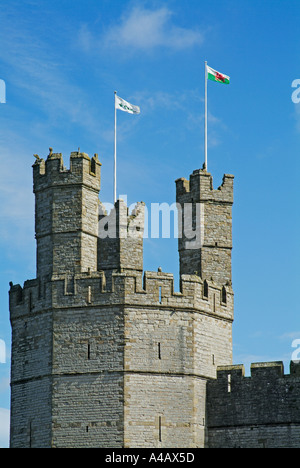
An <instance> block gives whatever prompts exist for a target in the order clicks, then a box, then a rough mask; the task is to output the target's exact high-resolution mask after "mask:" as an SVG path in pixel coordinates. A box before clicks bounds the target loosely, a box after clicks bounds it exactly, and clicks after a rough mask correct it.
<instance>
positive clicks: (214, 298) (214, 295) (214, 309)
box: [214, 294, 216, 312]
mask: <svg viewBox="0 0 300 468" xmlns="http://www.w3.org/2000/svg"><path fill="white" fill-rule="evenodd" d="M214 312H216V295H215V294H214Z"/></svg>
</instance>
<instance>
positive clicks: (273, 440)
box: [207, 362, 300, 448]
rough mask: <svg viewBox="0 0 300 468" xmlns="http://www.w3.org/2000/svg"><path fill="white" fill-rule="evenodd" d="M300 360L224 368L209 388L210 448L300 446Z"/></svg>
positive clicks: (208, 420)
mask: <svg viewBox="0 0 300 468" xmlns="http://www.w3.org/2000/svg"><path fill="white" fill-rule="evenodd" d="M299 402H300V363H293V362H292V363H291V370H290V374H288V375H284V373H283V364H282V362H275V363H272V362H271V363H257V364H252V365H251V377H245V376H244V366H227V367H220V368H219V369H218V372H217V380H214V381H213V380H212V381H209V383H208V387H207V436H208V447H210V448H300V403H299Z"/></svg>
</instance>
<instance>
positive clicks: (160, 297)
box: [159, 286, 162, 304]
mask: <svg viewBox="0 0 300 468" xmlns="http://www.w3.org/2000/svg"><path fill="white" fill-rule="evenodd" d="M161 289H162V287H161V286H159V303H160V304H161Z"/></svg>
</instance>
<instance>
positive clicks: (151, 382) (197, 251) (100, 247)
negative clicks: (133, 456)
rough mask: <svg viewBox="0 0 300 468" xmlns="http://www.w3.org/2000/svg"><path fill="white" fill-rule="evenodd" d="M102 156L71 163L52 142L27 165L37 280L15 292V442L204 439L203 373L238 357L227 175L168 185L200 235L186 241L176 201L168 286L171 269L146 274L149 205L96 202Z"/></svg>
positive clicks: (112, 443) (143, 443) (155, 443)
mask: <svg viewBox="0 0 300 468" xmlns="http://www.w3.org/2000/svg"><path fill="white" fill-rule="evenodd" d="M100 166H101V165H100V163H99V161H98V158H97V156H96V155H95V156H94V157H93V158H92V159H90V158H89V157H88V156H87V155H86V154H84V153H81V152H80V151H78V152H75V153H71V163H70V169H66V168H65V167H64V164H63V160H62V156H61V154H54V153H53V152H52V150H50V154H49V156H48V158H47V160H46V161H44V160H43V159H37V161H36V163H35V164H34V166H33V171H34V193H35V196H36V239H37V278H36V279H34V280H30V281H26V282H25V283H24V286H23V287H21V286H20V285H11V289H10V319H11V325H12V374H11V379H12V381H11V407H12V411H11V447H78V448H80V447H116V448H118V447H204V446H205V434H206V386H207V380H208V379H211V378H215V377H216V370H217V366H225V365H230V364H231V363H232V321H233V292H232V289H231V261H230V256H231V206H232V191H233V187H232V176H225V177H224V183H223V185H222V186H221V187H220V188H219V189H218V190H214V189H213V187H212V180H211V176H210V175H209V174H208V173H206V172H205V171H195V172H194V173H193V174H192V175H191V178H190V183H189V182H188V181H186V180H185V179H180V180H178V181H177V182H176V183H177V201H178V202H179V204H180V205H182V206H183V205H184V204H189V205H190V208H191V216H190V219H192V229H193V228H194V227H195V226H196V229H200V231H201V238H202V240H201V241H200V245H196V246H195V245H193V248H192V249H190V248H189V247H190V244H189V243H186V241H187V240H190V237H189V239H187V238H185V237H187V236H186V233H187V232H189V231H188V229H187V227H188V222H187V218H186V214H185V211H184V210H182V218H180V219H181V222H182V224H183V225H184V226H185V229H183V233H184V237H183V238H182V239H180V240H179V253H180V272H181V277H180V279H181V281H180V282H181V288H180V292H175V291H174V278H173V275H172V274H170V273H164V272H162V271H158V272H149V271H145V272H143V226H144V223H143V220H144V205H143V203H138V204H137V206H136V209H135V211H134V212H133V213H129V212H128V210H127V207H126V206H125V204H124V202H122V201H121V200H119V201H118V202H117V203H116V205H115V208H114V210H112V212H111V213H110V214H109V215H108V214H106V213H105V211H104V210H103V208H102V206H101V204H100V203H99V200H98V195H99V190H100ZM199 205H200V208H201V209H200V218H199V219H200V225H199V226H198V225H197V222H198V218H197V213H198V211H199ZM203 207H204V209H203ZM98 221H99V223H98ZM98 229H99V231H98ZM100 231H101V232H100ZM195 247H196V248H195ZM219 263H221V264H222V265H223V267H222V266H219Z"/></svg>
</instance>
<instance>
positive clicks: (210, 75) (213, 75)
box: [206, 65, 230, 84]
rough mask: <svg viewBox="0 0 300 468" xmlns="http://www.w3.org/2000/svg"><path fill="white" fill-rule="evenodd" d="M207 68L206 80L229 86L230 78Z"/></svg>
mask: <svg viewBox="0 0 300 468" xmlns="http://www.w3.org/2000/svg"><path fill="white" fill-rule="evenodd" d="M206 68H207V79H208V80H211V81H217V82H218V83H224V84H229V82H230V77H229V76H227V75H224V73H220V72H218V71H217V70H214V69H213V68H211V67H209V66H208V65H206Z"/></svg>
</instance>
